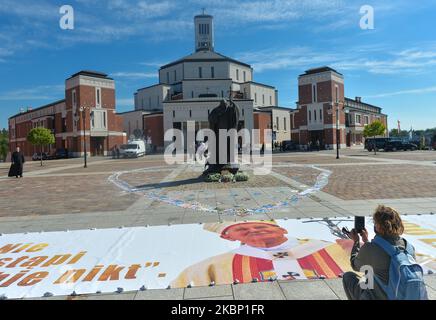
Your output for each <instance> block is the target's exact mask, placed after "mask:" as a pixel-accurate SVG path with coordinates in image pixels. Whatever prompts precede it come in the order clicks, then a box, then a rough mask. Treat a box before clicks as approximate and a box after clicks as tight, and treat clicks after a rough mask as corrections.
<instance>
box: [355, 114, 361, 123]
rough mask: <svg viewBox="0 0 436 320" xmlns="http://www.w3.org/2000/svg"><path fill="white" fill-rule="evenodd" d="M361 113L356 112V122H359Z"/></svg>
mask: <svg viewBox="0 0 436 320" xmlns="http://www.w3.org/2000/svg"><path fill="white" fill-rule="evenodd" d="M361 118H362V117H361V115H360V114H356V124H361V123H362V122H361Z"/></svg>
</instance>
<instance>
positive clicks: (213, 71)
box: [210, 67, 215, 78]
mask: <svg viewBox="0 0 436 320" xmlns="http://www.w3.org/2000/svg"><path fill="white" fill-rule="evenodd" d="M210 74H211V76H212V78H215V68H214V67H210Z"/></svg>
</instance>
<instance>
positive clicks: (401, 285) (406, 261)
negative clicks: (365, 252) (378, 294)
mask: <svg viewBox="0 0 436 320" xmlns="http://www.w3.org/2000/svg"><path fill="white" fill-rule="evenodd" d="M404 241H405V242H406V249H405V250H402V249H400V248H398V247H396V246H393V245H392V244H390V243H389V242H388V241H386V240H385V239H383V238H382V237H380V236H378V235H377V236H376V237H375V238H374V239H373V240H372V243H375V244H376V245H378V246H379V247H381V248H382V249H383V250H384V251H385V252H386V253H387V254H388V255H389V256H390V257H391V264H390V267H389V282H388V284H387V285H385V284H384V283H383V282H382V281H381V280H380V279H379V278H378V277H377V276H376V275H374V278H375V280H376V281H377V283H378V284H379V285H380V287H381V288H382V289H383V290H384V292H385V293H386V295H387V296H388V299H389V300H428V296H427V289H426V287H425V283H424V272H423V270H422V268H421V266H420V265H419V264H418V263H417V262H416V261H415V259H414V258H413V254H414V249H413V247H412V246H411V245H410V244H409V243H408V242H407V241H406V240H404Z"/></svg>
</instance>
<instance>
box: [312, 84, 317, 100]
mask: <svg viewBox="0 0 436 320" xmlns="http://www.w3.org/2000/svg"><path fill="white" fill-rule="evenodd" d="M312 100H313V102H314V103H315V102H317V100H318V99H317V96H316V84H314V85H313V86H312Z"/></svg>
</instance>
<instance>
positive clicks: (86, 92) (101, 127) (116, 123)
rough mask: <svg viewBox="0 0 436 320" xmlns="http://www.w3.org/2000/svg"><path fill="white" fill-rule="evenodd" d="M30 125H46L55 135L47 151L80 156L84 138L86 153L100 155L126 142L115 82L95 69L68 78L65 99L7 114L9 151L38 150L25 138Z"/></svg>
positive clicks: (26, 152)
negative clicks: (8, 115)
mask: <svg viewBox="0 0 436 320" xmlns="http://www.w3.org/2000/svg"><path fill="white" fill-rule="evenodd" d="M80 107H84V111H82V112H81V111H80ZM83 116H84V117H85V118H83ZM84 120H85V121H84ZM34 127H44V128H47V129H50V130H52V132H53V134H54V135H55V143H54V144H53V145H51V146H46V147H44V148H43V151H44V152H47V153H49V154H53V153H54V152H55V151H56V149H67V150H68V152H69V155H70V156H73V157H74V156H82V155H83V154H84V149H85V148H84V147H85V144H84V140H86V149H87V150H86V151H87V153H88V154H89V155H100V156H103V155H108V154H109V153H110V151H111V150H112V149H113V148H114V147H115V145H120V144H123V143H126V134H125V133H124V132H123V123H122V118H121V117H120V116H118V115H117V114H116V111H115V83H114V81H113V79H110V78H108V77H107V75H105V74H102V73H98V72H90V71H81V72H79V73H76V74H74V75H73V76H71V77H70V78H68V79H67V80H66V88H65V100H61V101H57V102H54V103H52V104H49V105H46V106H42V107H40V108H37V109H34V110H30V109H29V110H27V111H26V112H21V113H19V114H17V115H15V116H13V117H11V118H9V130H10V132H11V133H12V134H11V135H10V148H11V151H13V150H14V149H15V148H16V146H20V147H21V149H22V151H23V152H24V155H25V156H26V157H28V158H29V157H31V156H32V155H33V153H35V152H37V151H39V150H36V149H35V148H34V147H33V146H31V145H30V144H29V143H28V142H27V141H26V137H27V134H28V133H29V131H30V130H31V129H32V128H34ZM83 131H85V132H83ZM84 134H85V137H86V139H84Z"/></svg>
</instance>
